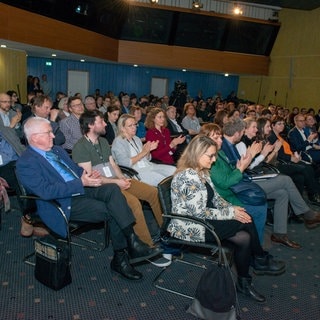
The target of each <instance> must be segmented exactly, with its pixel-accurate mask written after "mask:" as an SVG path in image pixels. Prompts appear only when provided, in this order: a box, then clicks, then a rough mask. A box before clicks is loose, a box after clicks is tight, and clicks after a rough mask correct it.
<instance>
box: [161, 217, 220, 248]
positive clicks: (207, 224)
mask: <svg viewBox="0 0 320 320" xmlns="http://www.w3.org/2000/svg"><path fill="white" fill-rule="evenodd" d="M162 216H163V217H164V218H169V219H177V220H184V221H190V222H193V223H198V224H200V225H202V226H203V227H204V228H206V229H207V230H208V231H209V232H210V233H211V234H212V235H213V237H214V238H215V240H216V242H217V245H218V246H219V247H221V240H220V239H219V237H218V235H217V234H216V232H215V229H214V227H213V226H212V225H211V224H209V223H207V222H206V221H205V220H203V219H200V218H196V217H191V216H187V215H180V214H179V215H177V214H163V215H162Z"/></svg>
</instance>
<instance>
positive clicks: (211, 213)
mask: <svg viewBox="0 0 320 320" xmlns="http://www.w3.org/2000/svg"><path fill="white" fill-rule="evenodd" d="M216 152H217V146H216V144H215V142H214V141H212V140H211V139H210V138H208V137H206V136H202V135H199V136H197V137H195V138H194V139H193V140H191V142H190V143H189V145H188V146H187V148H186V149H185V150H184V152H183V154H182V156H181V158H180V160H179V161H178V165H177V171H176V173H175V175H174V177H173V180H172V184H171V199H172V212H173V213H175V214H183V215H189V216H194V217H197V218H202V219H204V220H206V222H208V223H210V224H211V225H213V226H214V228H215V231H216V233H217V235H218V236H219V238H220V239H221V240H226V241H228V242H229V243H231V244H232V245H233V246H234V247H235V251H234V261H235V265H236V267H237V272H238V283H237V288H238V290H239V291H240V292H243V293H244V294H246V295H247V296H250V297H251V298H253V299H254V300H256V301H258V302H264V301H265V297H264V296H263V295H261V294H260V293H258V292H257V291H256V290H255V288H254V287H253V285H252V283H251V280H252V278H251V276H250V275H249V266H250V260H251V258H253V268H254V272H255V273H256V274H269V275H278V274H281V273H283V272H285V264H284V262H281V261H275V260H273V258H272V256H270V255H269V254H268V253H266V252H264V251H263V249H262V247H261V245H260V242H259V238H258V234H257V231H256V228H255V226H254V224H253V223H252V219H251V217H250V215H249V214H248V213H247V212H246V211H245V209H244V208H242V207H239V206H233V205H231V204H230V203H229V202H227V201H226V200H224V199H223V198H221V197H220V195H219V194H218V193H217V192H216V190H215V188H214V185H213V184H212V182H211V179H210V175H209V170H210V168H211V165H212V163H213V162H214V161H215V160H216ZM168 231H169V232H170V233H171V235H172V236H174V237H176V238H180V239H184V240H187V241H195V242H201V241H202V242H203V241H206V242H213V241H214V238H213V236H212V235H211V234H210V233H207V232H206V231H205V229H204V228H203V227H202V226H200V225H198V224H196V223H191V222H184V221H181V220H178V219H173V220H171V222H170V224H169V226H168Z"/></svg>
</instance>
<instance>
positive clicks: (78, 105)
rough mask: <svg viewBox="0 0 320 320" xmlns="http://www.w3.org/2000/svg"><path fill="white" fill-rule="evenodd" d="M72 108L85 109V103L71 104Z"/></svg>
mask: <svg viewBox="0 0 320 320" xmlns="http://www.w3.org/2000/svg"><path fill="white" fill-rule="evenodd" d="M70 107H71V108H80V107H83V103H82V102H81V103H77V104H73V105H72V104H70Z"/></svg>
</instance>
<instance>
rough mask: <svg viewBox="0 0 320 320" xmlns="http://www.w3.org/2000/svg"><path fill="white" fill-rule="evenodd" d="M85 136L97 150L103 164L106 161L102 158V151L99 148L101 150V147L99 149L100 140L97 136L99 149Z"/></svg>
mask: <svg viewBox="0 0 320 320" xmlns="http://www.w3.org/2000/svg"><path fill="white" fill-rule="evenodd" d="M85 137H86V139H87V140H88V141H89V142H90V143H91V144H92V146H93V148H94V150H96V152H97V154H98V156H99V158H100V160H101V161H102V163H103V164H105V163H106V161H105V160H103V157H102V153H101V152H100V150H102V149H101V145H100V140H99V138H98V143H99V148H100V150H99V149H98V148H97V146H96V145H95V144H94V143H93V142H92V141H91V140H90V138H89V137H88V136H85Z"/></svg>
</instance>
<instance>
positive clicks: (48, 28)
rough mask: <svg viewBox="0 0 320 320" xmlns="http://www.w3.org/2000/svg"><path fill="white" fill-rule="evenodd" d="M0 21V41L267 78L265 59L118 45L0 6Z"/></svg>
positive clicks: (137, 43)
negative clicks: (1, 39) (0, 39)
mask: <svg viewBox="0 0 320 320" xmlns="http://www.w3.org/2000/svg"><path fill="white" fill-rule="evenodd" d="M0 21H1V28H0V38H3V39H8V40H12V41H17V42H22V43H28V44H31V45H36V46H41V47H47V48H52V49H57V50H62V51H68V52H73V53H78V54H83V55H87V56H93V57H97V58H101V59H105V60H109V61H113V62H120V63H130V64H132V63H138V64H140V65H148V66H158V67H165V68H175V69H176V68H178V69H180V68H187V69H191V70H197V71H205V72H223V73H225V72H228V73H232V74H252V75H267V74H268V65H269V59H268V57H264V56H256V55H247V54H237V53H231V52H220V51H213V50H205V49H197V48H186V47H177V46H167V45H159V44H150V43H142V42H130V41H118V40H115V39H111V38H109V37H106V36H103V35H100V34H97V33H95V32H91V31H87V30H84V29H82V28H79V27H75V26H72V25H70V24H67V23H63V22H59V21H56V20H53V19H50V18H47V17H43V16H41V15H37V14H34V13H30V12H27V11H24V10H21V9H17V8H14V7H10V6H8V5H4V4H1V3H0Z"/></svg>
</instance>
